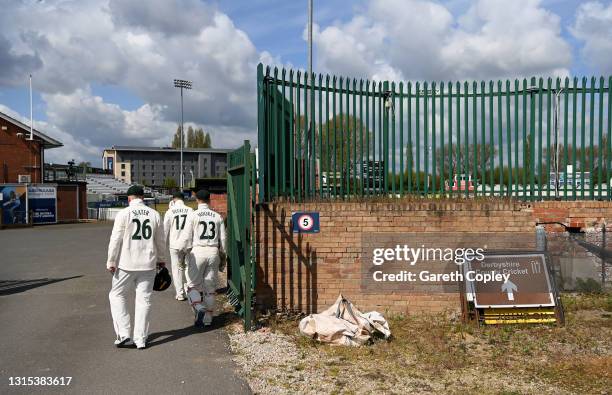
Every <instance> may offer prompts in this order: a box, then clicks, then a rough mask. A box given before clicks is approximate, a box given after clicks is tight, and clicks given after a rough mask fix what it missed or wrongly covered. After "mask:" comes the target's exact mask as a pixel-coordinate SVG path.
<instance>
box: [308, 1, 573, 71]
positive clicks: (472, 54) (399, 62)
mask: <svg viewBox="0 0 612 395" xmlns="http://www.w3.org/2000/svg"><path fill="white" fill-rule="evenodd" d="M510 15H511V17H509V16H510ZM315 33H316V34H315V41H316V44H317V46H316V48H317V55H318V56H317V57H316V59H318V60H317V61H318V66H319V69H323V70H324V71H327V72H333V73H342V74H343V73H349V74H351V75H358V76H364V77H370V78H384V79H389V78H394V79H397V78H401V79H425V80H449V79H451V80H457V79H460V80H463V79H478V80H480V79H489V78H503V77H518V76H527V75H564V74H568V67H569V66H570V64H571V60H572V59H571V48H570V46H569V44H568V43H567V42H566V41H565V40H564V39H563V38H562V37H561V27H560V18H559V17H558V16H557V15H555V14H553V13H551V12H550V11H547V10H545V9H544V8H543V7H542V6H541V5H540V1H538V0H520V1H512V2H508V1H503V0H486V1H485V0H479V1H476V2H474V3H473V4H472V5H471V7H470V8H469V9H468V11H467V12H466V13H465V14H464V15H461V16H459V17H457V18H455V17H453V15H452V14H451V13H450V11H449V10H448V9H447V8H445V7H444V6H443V5H441V4H438V3H436V2H433V1H422V0H409V1H406V0H371V1H370V2H369V3H368V6H367V7H366V9H365V11H364V12H363V14H357V15H355V16H354V17H353V19H351V20H350V21H349V22H347V23H337V24H335V25H332V26H327V27H325V28H319V29H317V30H316V32H315Z"/></svg>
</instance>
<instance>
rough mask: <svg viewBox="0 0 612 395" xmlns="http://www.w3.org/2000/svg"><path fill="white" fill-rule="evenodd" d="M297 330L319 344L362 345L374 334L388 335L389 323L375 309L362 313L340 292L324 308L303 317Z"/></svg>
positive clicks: (389, 333)
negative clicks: (319, 311)
mask: <svg viewBox="0 0 612 395" xmlns="http://www.w3.org/2000/svg"><path fill="white" fill-rule="evenodd" d="M300 332H301V333H302V334H303V335H304V336H308V337H311V338H313V339H316V340H318V341H320V342H322V343H331V344H338V345H346V346H359V345H361V344H365V343H367V342H368V341H369V340H370V338H371V337H372V335H373V334H374V333H379V334H381V335H382V336H383V337H384V338H385V339H387V338H388V337H389V336H391V331H390V330H389V323H388V322H387V320H385V317H383V316H382V314H380V313H378V312H376V311H371V312H369V313H365V314H364V313H361V312H360V311H359V310H357V308H356V307H355V306H354V305H353V304H352V303H351V302H350V301H349V300H347V299H345V298H344V296H342V294H340V295H339V296H338V299H336V302H335V303H334V304H333V305H331V306H330V307H329V308H328V309H327V310H325V311H323V312H321V313H319V314H311V315H309V316H308V317H305V318H303V319H302V320H301V321H300Z"/></svg>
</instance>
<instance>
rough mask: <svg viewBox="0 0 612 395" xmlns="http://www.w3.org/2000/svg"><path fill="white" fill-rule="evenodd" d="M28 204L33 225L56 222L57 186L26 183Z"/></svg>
mask: <svg viewBox="0 0 612 395" xmlns="http://www.w3.org/2000/svg"><path fill="white" fill-rule="evenodd" d="M28 206H29V210H30V212H31V213H32V223H33V224H34V225H38V224H55V223H57V187H56V186H55V185H28Z"/></svg>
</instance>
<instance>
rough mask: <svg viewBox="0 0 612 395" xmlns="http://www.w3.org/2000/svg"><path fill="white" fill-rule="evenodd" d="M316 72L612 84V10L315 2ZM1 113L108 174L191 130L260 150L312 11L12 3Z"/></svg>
mask: <svg viewBox="0 0 612 395" xmlns="http://www.w3.org/2000/svg"><path fill="white" fill-rule="evenodd" d="M314 3H315V23H316V26H315V29H314V41H315V46H314V64H315V72H324V73H335V74H342V75H349V76H354V77H360V78H361V77H365V78H373V79H376V80H381V79H389V80H412V81H415V80H438V81H439V80H445V81H448V80H482V79H486V80H488V79H492V78H506V77H513V78H514V77H526V76H532V75H535V76H544V77H547V76H566V75H570V76H583V75H587V76H590V75H597V76H599V75H604V76H608V75H610V74H612V2H611V1H572V0H513V1H507V0H474V1H466V0H449V1H421V0H414V1H413V0H361V1H360V0H355V1H349V0H343V1H342V0H324V1H322V0H321V1H319V0H315V1H314ZM0 4H1V5H2V13H1V14H0V111H1V112H4V113H7V114H9V115H12V116H14V117H17V118H20V119H22V120H25V121H26V122H27V121H28V118H25V117H29V96H28V89H27V85H28V75H29V74H30V73H32V74H33V80H34V91H35V92H34V119H35V127H36V128H37V129H39V130H41V131H43V132H46V133H47V134H49V135H50V136H52V137H54V138H57V139H59V140H60V141H62V142H63V143H64V145H65V147H63V148H61V149H56V150H51V151H49V152H48V155H47V159H48V160H50V161H53V162H64V163H65V162H66V161H67V160H69V159H72V158H74V159H76V160H88V161H91V162H92V163H94V164H100V162H101V155H102V149H103V148H105V147H110V146H112V145H154V146H164V145H167V144H169V142H170V140H171V136H172V133H173V132H174V131H175V130H176V126H177V121H178V119H179V111H180V104H179V95H178V91H177V90H176V89H175V88H173V86H172V80H173V79H174V78H182V79H189V80H192V81H193V87H194V89H193V90H191V91H189V92H187V93H186V97H185V120H186V122H188V123H189V124H193V125H196V126H201V127H203V128H204V129H205V130H206V131H209V132H210V133H211V134H212V139H213V144H214V146H215V147H229V148H231V147H236V146H238V145H239V144H240V142H241V141H242V140H244V139H248V138H250V139H251V140H252V141H254V140H255V135H256V102H255V83H256V80H255V69H256V66H257V63H259V62H263V63H265V64H269V65H279V66H290V67H296V68H304V67H305V65H306V41H305V37H306V34H305V28H306V20H307V14H306V11H307V2H306V0H302V1H297V0H296V1H287V0H223V1H221V0H219V1H202V0H147V1H132V0H0Z"/></svg>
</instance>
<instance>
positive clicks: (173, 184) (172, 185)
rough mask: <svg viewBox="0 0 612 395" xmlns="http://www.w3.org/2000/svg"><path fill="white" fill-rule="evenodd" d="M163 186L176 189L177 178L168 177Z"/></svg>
mask: <svg viewBox="0 0 612 395" xmlns="http://www.w3.org/2000/svg"><path fill="white" fill-rule="evenodd" d="M162 186H163V187H164V188H168V189H175V188H176V187H177V184H176V180H175V179H174V178H172V177H166V178H165V179H164V182H163V183H162Z"/></svg>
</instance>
